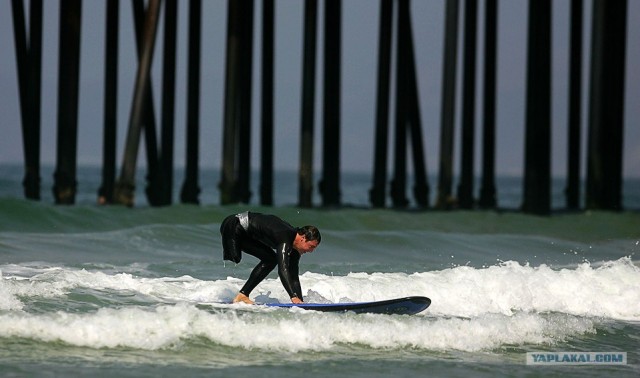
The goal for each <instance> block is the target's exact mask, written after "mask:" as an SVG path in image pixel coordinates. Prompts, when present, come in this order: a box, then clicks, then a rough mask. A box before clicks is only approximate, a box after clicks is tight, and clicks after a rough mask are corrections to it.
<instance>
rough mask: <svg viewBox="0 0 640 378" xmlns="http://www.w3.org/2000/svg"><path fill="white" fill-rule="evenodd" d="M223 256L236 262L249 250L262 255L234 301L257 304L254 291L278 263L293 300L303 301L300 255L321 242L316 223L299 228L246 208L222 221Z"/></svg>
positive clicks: (280, 274)
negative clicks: (299, 266)
mask: <svg viewBox="0 0 640 378" xmlns="http://www.w3.org/2000/svg"><path fill="white" fill-rule="evenodd" d="M220 233H221V234H222V249H223V258H224V259H225V260H229V261H233V262H235V263H236V264H237V263H239V262H240V260H241V259H242V253H241V252H243V251H244V252H246V253H248V254H250V255H252V256H255V257H257V258H258V259H260V262H259V263H258V265H256V267H255V268H253V271H252V272H251V275H250V276H249V279H248V280H247V282H246V283H245V284H244V286H243V287H242V289H240V293H238V295H236V297H235V298H234V299H233V302H234V303H236V302H244V303H249V304H253V301H252V300H251V299H249V294H250V293H251V291H252V290H253V289H254V288H255V287H256V286H258V284H259V283H260V282H262V280H264V279H265V278H266V277H267V276H268V275H269V273H271V271H272V270H273V268H275V267H276V265H277V266H278V275H279V276H280V281H282V285H283V286H284V288H285V290H286V291H287V293H289V297H290V298H291V302H293V303H302V301H303V298H302V289H301V287H300V279H299V277H298V274H299V273H298V262H299V261H300V256H302V255H303V254H305V253H308V252H313V250H314V249H315V248H316V247H317V246H318V244H320V231H318V229H317V228H316V227H315V226H304V227H299V228H295V227H293V226H291V225H290V224H289V223H287V222H285V221H283V220H282V219H280V218H278V217H277V216H275V215H268V214H260V213H253V212H248V211H247V212H244V213H240V214H236V215H229V216H228V217H226V218H225V220H224V221H222V224H221V225H220Z"/></svg>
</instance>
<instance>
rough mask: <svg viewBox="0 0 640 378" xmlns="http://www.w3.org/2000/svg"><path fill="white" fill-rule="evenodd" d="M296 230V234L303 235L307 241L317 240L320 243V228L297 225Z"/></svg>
mask: <svg viewBox="0 0 640 378" xmlns="http://www.w3.org/2000/svg"><path fill="white" fill-rule="evenodd" d="M297 231H298V235H302V236H304V238H305V239H307V241H314V240H317V241H318V243H320V241H321V240H322V237H321V236H320V230H318V228H317V227H316V226H304V227H298V230H297Z"/></svg>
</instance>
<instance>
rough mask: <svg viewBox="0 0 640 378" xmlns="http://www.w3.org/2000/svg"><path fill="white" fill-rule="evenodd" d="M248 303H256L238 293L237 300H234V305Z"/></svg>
mask: <svg viewBox="0 0 640 378" xmlns="http://www.w3.org/2000/svg"><path fill="white" fill-rule="evenodd" d="M240 302H242V303H246V304H254V303H255V302H254V301H252V300H251V299H249V297H247V296H246V295H244V294H242V293H238V295H236V297H235V298H233V303H240Z"/></svg>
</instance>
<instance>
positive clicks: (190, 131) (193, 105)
mask: <svg viewBox="0 0 640 378" xmlns="http://www.w3.org/2000/svg"><path fill="white" fill-rule="evenodd" d="M201 13H202V0H191V1H190V2H189V46H188V49H189V52H188V54H189V59H188V63H187V64H188V67H187V148H186V150H187V156H186V167H185V179H184V183H183V184H182V189H181V191H180V201H181V202H182V203H191V204H198V203H200V200H199V195H200V186H199V184H198V156H199V155H200V152H199V151H200V149H199V146H198V144H199V142H200V141H199V139H200V138H199V134H200V55H201V48H202V47H201V34H202V32H201V29H202V16H201Z"/></svg>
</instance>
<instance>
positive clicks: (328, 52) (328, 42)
mask: <svg viewBox="0 0 640 378" xmlns="http://www.w3.org/2000/svg"><path fill="white" fill-rule="evenodd" d="M324 17H325V19H324V20H325V23H324V81H323V82H324V98H323V135H322V147H323V152H322V180H321V181H320V185H319V186H320V188H319V191H320V195H321V197H322V205H323V206H339V205H340V115H341V112H340V98H341V96H340V93H341V89H340V82H341V77H340V74H341V72H340V71H341V69H340V67H341V64H342V62H341V57H342V54H341V48H342V43H341V38H342V25H341V24H342V0H325V13H324Z"/></svg>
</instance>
